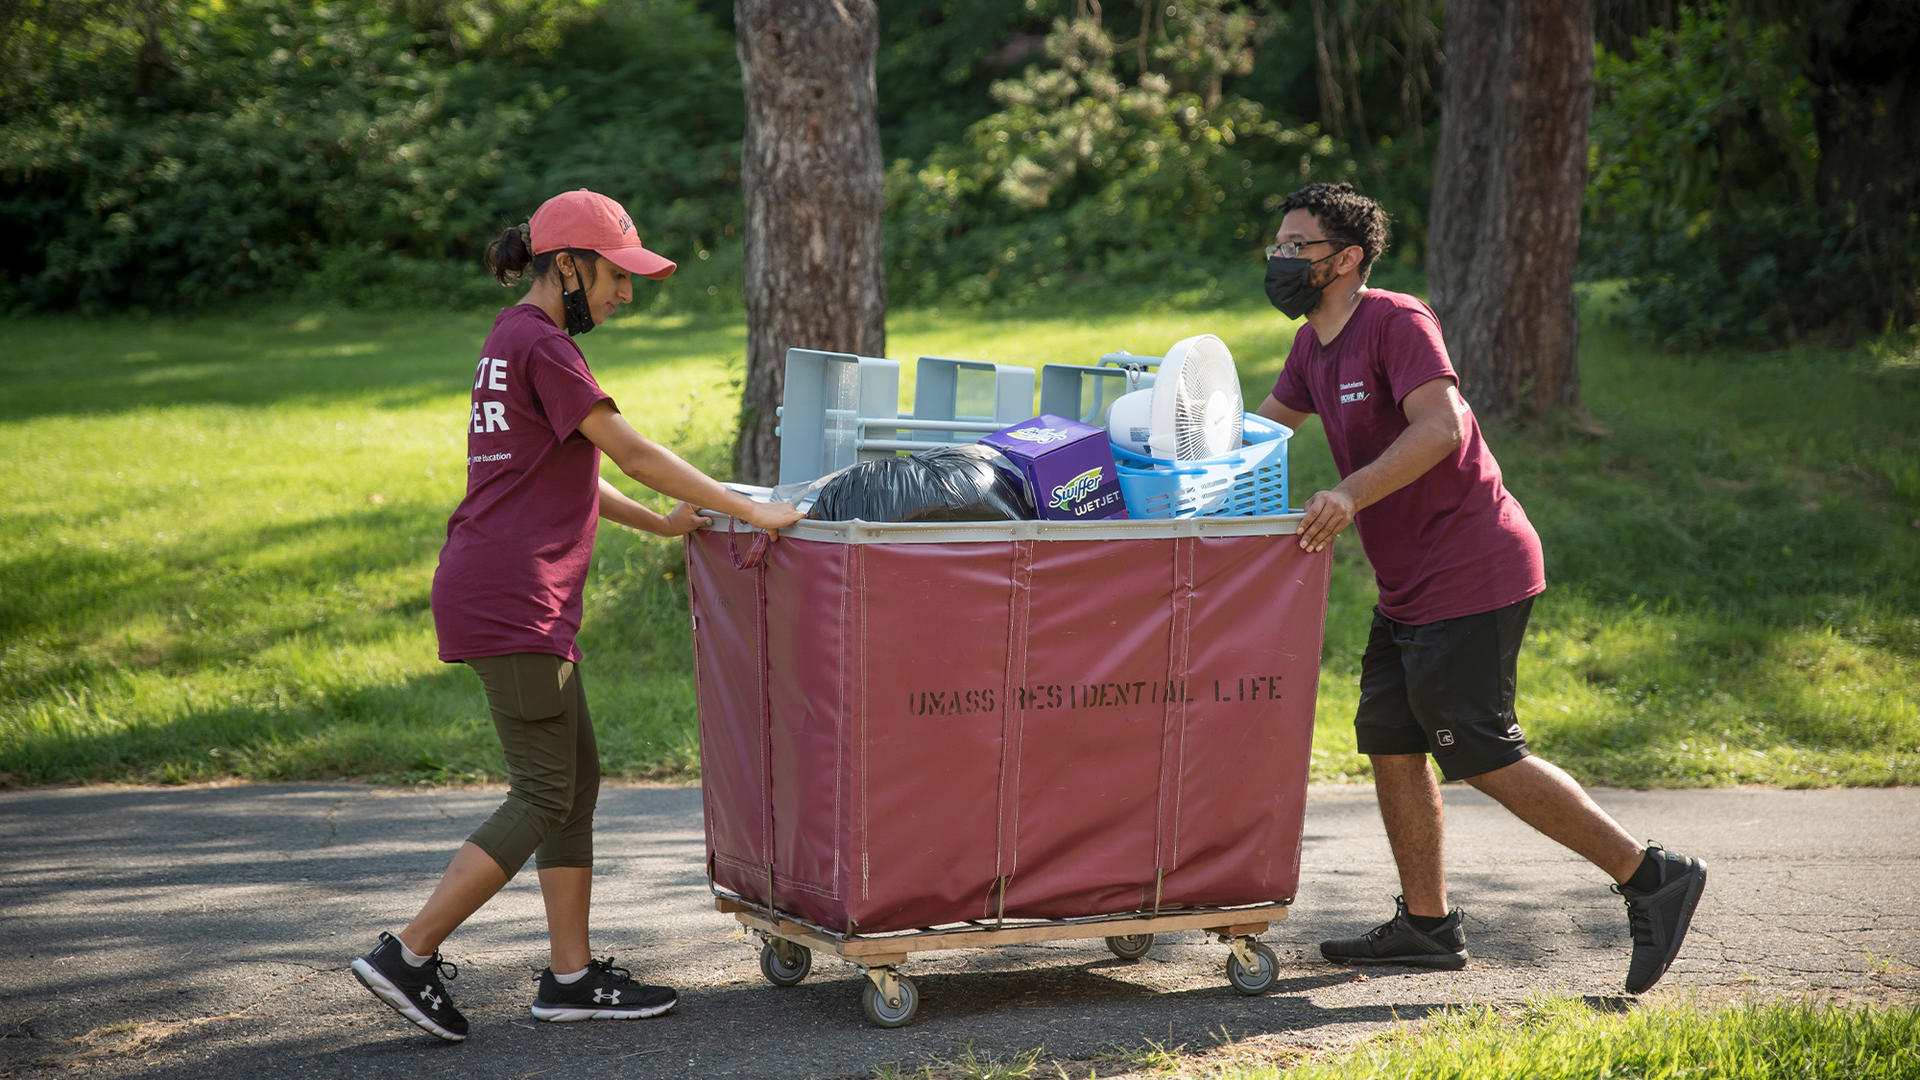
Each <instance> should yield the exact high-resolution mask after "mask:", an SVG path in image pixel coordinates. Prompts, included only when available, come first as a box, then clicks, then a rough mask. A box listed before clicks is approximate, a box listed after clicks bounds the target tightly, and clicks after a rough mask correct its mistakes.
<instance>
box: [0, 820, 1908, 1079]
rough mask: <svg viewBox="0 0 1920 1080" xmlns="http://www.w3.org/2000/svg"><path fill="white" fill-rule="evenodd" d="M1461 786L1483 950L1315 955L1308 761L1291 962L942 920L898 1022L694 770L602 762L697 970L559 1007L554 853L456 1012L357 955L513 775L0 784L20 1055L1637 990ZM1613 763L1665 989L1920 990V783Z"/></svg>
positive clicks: (1596, 931)
mask: <svg viewBox="0 0 1920 1080" xmlns="http://www.w3.org/2000/svg"><path fill="white" fill-rule="evenodd" d="M1445 792H1446V801H1447V814H1448V817H1447V825H1448V838H1447V855H1448V868H1449V877H1450V887H1451V892H1452V898H1453V901H1454V903H1455V904H1456V905H1458V906H1460V907H1462V908H1463V909H1465V912H1466V922H1467V928H1468V947H1469V949H1470V950H1471V951H1472V954H1473V957H1474V959H1473V962H1472V963H1471V964H1470V965H1469V966H1468V967H1467V969H1466V970H1464V971H1461V972H1410V971H1387V970H1374V971H1371V972H1366V973H1358V972H1354V971H1351V970H1348V969H1343V968H1337V967H1333V966H1330V965H1328V964H1325V963H1323V962H1321V961H1320V959H1319V956H1318V952H1317V950H1316V949H1315V947H1314V945H1315V943H1316V942H1317V941H1319V940H1320V939H1322V938H1324V937H1330V936H1338V935H1345V934H1351V933H1358V932H1360V931H1362V930H1364V929H1366V928H1367V927H1369V926H1372V925H1373V924H1375V923H1377V922H1379V921H1381V920H1382V919H1384V918H1385V917H1387V916H1388V915H1390V914H1391V912H1392V895H1393V893H1394V892H1395V886H1394V877H1393V873H1392V869H1391V865H1392V864H1391V860H1390V858H1389V855H1388V852H1387V846H1386V839H1385V836H1384V834H1383V833H1382V831H1381V827H1380V820H1379V814H1378V812H1377V810H1376V809H1375V807H1374V803H1373V798H1372V793H1371V790H1370V789H1366V788H1349V787H1327V788H1315V789H1313V791H1312V793H1311V795H1310V801H1309V805H1308V811H1307V818H1306V832H1305V836H1304V838H1303V853H1302V880H1301V884H1300V894H1299V897H1298V898H1297V901H1296V903H1295V905H1294V909H1293V911H1292V914H1291V917H1290V918H1288V919H1287V920H1286V921H1284V922H1280V923H1276V924H1275V925H1274V927H1273V928H1272V929H1271V930H1270V931H1268V933H1267V934H1266V935H1265V936H1264V938H1263V940H1265V941H1266V942H1267V943H1268V944H1269V945H1270V946H1271V947H1272V948H1273V949H1274V951H1275V952H1276V953H1277V954H1278V956H1279V959H1280V968H1281V970H1280V977H1279V981H1278V983H1277V985H1276V987H1275V988H1274V991H1273V992H1272V993H1271V994H1269V995H1267V996H1264V997H1257V998H1256V997H1246V996H1242V995H1240V994H1237V993H1235V992H1234V991H1233V990H1231V989H1230V988H1229V987H1228V985H1227V983H1226V980H1225V977H1224V972H1223V968H1224V963H1225V960H1226V957H1227V955H1228V952H1227V949H1226V947H1225V946H1223V945H1221V944H1219V943H1218V942H1215V941H1213V940H1211V939H1208V938H1206V937H1205V936H1204V935H1202V934H1201V933H1199V932H1197V931H1192V932H1186V933H1182V934H1178V935H1175V936H1172V937H1170V938H1163V939H1161V940H1160V941H1159V942H1157V943H1156V945H1155V947H1154V949H1153V951H1152V952H1151V953H1150V954H1149V955H1148V956H1147V957H1146V958H1145V959H1142V960H1140V961H1137V962H1127V961H1122V960H1119V959H1117V958H1115V957H1113V956H1112V955H1111V954H1110V953H1108V951H1107V950H1106V948H1105V947H1104V945H1103V944H1102V943H1101V942H1100V941H1098V940H1089V941H1070V942H1057V943H1048V944H1041V945H1022V946H1014V947H1006V948H998V949H976V950H965V951H950V952H939V953H923V954H916V955H914V956H912V957H911V958H909V959H908V960H907V962H906V963H905V965H904V966H903V968H902V970H903V972H904V973H906V974H908V975H910V976H912V978H913V979H914V981H915V983H916V984H917V985H918V987H919V989H920V993H921V1004H920V1011H919V1015H918V1016H917V1018H916V1019H915V1020H914V1022H913V1023H912V1024H910V1025H909V1026H907V1027H904V1028H901V1029H898V1030H881V1029H877V1028H874V1027H872V1026H869V1025H868V1024H867V1023H866V1022H865V1021H864V1019H863V1018H862V1016H861V1012H860V1005H859V991H860V986H861V976H860V975H859V972H858V971H857V969H855V968H853V967H852V966H850V965H848V964H846V963H844V962H842V961H840V960H838V959H835V958H833V957H831V956H824V955H821V956H816V958H815V965H814V971H813V974H812V975H811V976H809V977H808V978H807V980H806V981H804V982H803V983H801V984H800V985H799V986H795V987H790V988H779V987H775V986H771V985H769V984H768V983H767V982H766V981H765V980H764V979H763V978H762V977H761V974H760V970H759V961H758V942H757V941H755V940H754V939H752V938H750V937H748V936H747V935H746V934H745V933H744V931H742V929H741V928H740V927H739V926H738V924H737V923H736V922H734V920H733V919H732V918H730V917H727V916H723V915H720V914H719V913H717V912H715V911H714V909H713V905H712V901H711V897H710V894H709V892H708V888H707V882H706V879H705V876H704V871H703V860H704V850H705V849H704V842H703V834H702V829H701V813H700V791H699V789H698V788H694V787H677V788H676V787H625V786H621V787H612V786H610V787H608V788H606V789H605V790H604V791H603V792H602V795H601V800H600V811H599V817H598V830H597V844H598V854H597V871H596V877H595V894H596V895H595V906H594V912H595V926H596V929H595V933H594V945H595V953H596V955H605V954H609V953H610V954H612V955H613V956H614V957H615V958H616V962H617V963H619V964H621V965H623V966H628V967H631V968H632V969H633V971H634V973H635V974H636V976H639V977H641V978H643V979H646V980H648V981H656V982H665V983H669V984H671V985H673V986H675V987H677V988H678V989H679V990H680V992H681V1004H680V1007H679V1008H678V1009H677V1010H676V1011H675V1012H674V1013H672V1014H669V1015H668V1016H666V1017H663V1018H660V1019H657V1020H645V1021H635V1022H630V1023H586V1024H545V1023H540V1022H537V1021H534V1020H533V1019H532V1018H531V1017H530V1016H529V1014H528V1012H527V1006H528V1004H529V1002H530V1001H531V1000H532V997H533V991H534V984H533V980H534V977H535V975H536V973H537V972H538V971H539V969H540V968H542V967H543V966H545V964H546V952H545V937H544V927H543V922H542V915H541V908H540V902H539V893H538V890H537V887H536V885H535V882H534V875H533V874H532V873H530V872H529V873H525V874H523V875H522V876H521V877H520V878H518V879H516V880H515V881H514V882H513V883H511V884H510V885H509V886H508V887H507V889H506V890H505V891H504V892H503V893H502V894H501V895H500V896H499V897H497V898H496V899H495V900H494V901H493V902H492V903H491V904H489V905H488V906H487V907H486V908H484V909H483V910H482V911H481V912H480V914H479V915H477V916H476V917H475V918H474V919H473V920H472V921H471V922H470V923H469V924H468V925H467V926H465V927H463V928H462V929H461V931H460V932H459V933H458V934H456V935H455V936H454V937H453V938H452V939H451V940H450V941H449V942H448V943H447V945H446V947H445V950H444V951H445V953H446V954H447V956H448V958H449V959H451V960H453V961H454V962H455V963H457V964H458V965H459V976H458V978H457V979H456V980H455V981H454V982H453V983H451V989H452V992H453V994H454V997H455V1000H456V1001H457V1002H458V1003H459V1005H460V1006H461V1008H462V1009H463V1010H464V1011H465V1013H466V1014H467V1017H468V1019H469V1020H470V1021H471V1022H472V1025H473V1031H472V1036H471V1038H469V1039H468V1040H467V1041H466V1042H465V1043H461V1044H457V1045H455V1044H445V1043H442V1042H440V1041H439V1040H437V1039H434V1038H432V1037H430V1036H427V1035H425V1034H424V1033H421V1032H419V1031H418V1030H417V1029H415V1028H413V1027H412V1025H410V1024H407V1023H406V1022H405V1021H403V1020H401V1019H400V1018H399V1017H397V1016H396V1015H394V1014H393V1013H392V1012H390V1011H389V1010H388V1009H387V1008H386V1007H385V1006H383V1005H380V1004H379V1003H377V1002H376V1001H375V1000H374V999H373V998H372V997H370V996H369V995H368V994H367V993H366V991H364V990H363V989H362V988H361V987H360V985H359V984H358V983H357V982H356V981H355V980H354V979H353V977H352V975H351V974H350V972H349V971H348V969H347V962H348V961H349V960H350V959H352V958H353V957H354V956H355V955H358V954H360V953H363V952H365V951H367V950H368V949H369V948H371V946H372V945H373V943H374V939H375V936H376V934H377V933H378V932H379V931H380V930H383V929H398V928H399V926H400V925H401V924H402V923H403V922H404V921H405V919H406V917H407V916H408V915H410V914H411V913H412V911H413V910H414V909H415V908H416V907H417V906H418V905H419V903H420V902H421V900H422V899H424V897H425V895H426V892H427V891H428V889H429V888H430V887H431V884H432V882H433V881H434V880H435V879H436V878H437V876H438V874H439V872H440V870H441V869H442V868H443V867H444V866H445V864H446V860H447V858H448V857H449V855H450V854H451V853H452V851H453V850H454V848H455V847H456V846H457V845H458V844H459V842H460V841H461V840H462V839H463V838H464V837H465V836H466V834H467V832H468V831H469V830H471V829H472V827H473V826H474V825H475V824H477V823H478V822H479V821H480V820H482V819H483V818H484V817H485V816H486V814H487V813H488V812H489V811H490V810H491V809H492V807H493V806H494V805H495V804H496V803H497V802H498V800H499V797H500V790H499V789H497V788H463V789H456V790H423V791H402V790H392V789H382V788H374V787H366V786H359V785H350V784H325V785H320V784H285V785H236V786H217V787H193V788H127V787H109V788H70V789H29V790H17V791H9V792H0V853H4V856H3V857H0V945H4V948H0V1075H5V1076H21V1077H42V1076H46V1077H52V1076H86V1077H101V1078H120V1077H181V1078H186V1077H193V1078H203V1077H222V1076H262V1077H309V1076H310V1077H387V1076H393V1077H402V1076H404V1077H418V1078H429V1077H458V1078H461V1080H477V1078H491V1077H536V1076H552V1077H568V1076H586V1075H594V1076H600V1075H609V1076H611V1075H618V1076H622V1077H654V1076H661V1077H665V1076H717V1077H783V1078H784V1077H871V1076H874V1075H875V1073H876V1071H877V1070H882V1069H885V1068H889V1067H891V1068H894V1069H898V1070H901V1071H917V1070H919V1069H920V1068H921V1067H922V1066H924V1065H925V1064H926V1063H927V1062H929V1061H953V1060H955V1059H957V1058H960V1057H963V1056H964V1055H966V1054H968V1053H971V1054H974V1055H976V1056H983V1055H1012V1054H1018V1053H1020V1052H1023V1051H1027V1050H1030V1049H1033V1048H1041V1047H1044V1049H1045V1051H1046V1053H1047V1054H1048V1055H1049V1056H1051V1057H1053V1058H1056V1059H1060V1060H1069V1061H1086V1060H1090V1059H1096V1060H1097V1059H1099V1057H1100V1055H1102V1054H1111V1052H1112V1051H1113V1050H1114V1048H1116V1047H1118V1048H1131V1049H1135V1050H1138V1049H1141V1048H1144V1047H1147V1046H1148V1045H1149V1043H1151V1044H1152V1045H1156V1046H1159V1047H1164V1048H1169V1049H1171V1048H1182V1047H1184V1048H1186V1049H1187V1050H1188V1051H1197V1050H1204V1049H1206V1048H1210V1047H1215V1046H1217V1045H1220V1044H1221V1043H1222V1042H1223V1041H1227V1040H1232V1041H1234V1042H1241V1041H1246V1040H1253V1041H1256V1042H1257V1043H1259V1044H1279V1045H1284V1046H1299V1047H1309V1048H1311V1047H1328V1046H1339V1045H1345V1044H1348V1043H1351V1042H1353V1041H1354V1040H1356V1039H1358V1038H1360V1037H1362V1036H1364V1035H1366V1034H1369V1033H1373V1032H1378V1031H1381V1030H1384V1029H1386V1028H1388V1027H1389V1026H1391V1025H1392V1024H1393V1023H1395V1022H1396V1021H1399V1020H1417V1019H1418V1018H1420V1017H1423V1016H1426V1015H1428V1014H1430V1013H1432V1012H1434V1011H1435V1010H1439V1009H1443V1008H1446V1007H1448V1006H1451V1005H1456V1004H1460V1003H1471V1004H1492V1005H1506V1004H1513V1003H1518V1002H1523V1001H1525V1000H1527V999H1528V998H1530V997H1533V996H1535V995H1541V994H1550V993H1554V994H1570V995H1575V996H1580V997H1584V998H1587V999H1588V1000H1590V1001H1591V1002H1592V1003H1593V1004H1595V1005H1596V1006H1597V1007H1602V1008H1620V1007H1630V1003H1627V1002H1625V1001H1624V1000H1623V999H1621V998H1619V997H1617V996H1616V995H1618V994H1620V992H1621V984H1622V981H1623V979H1624V976H1625V972H1626V965H1627V951H1628V944H1629V937H1628V933H1627V924H1626V917H1625V909H1624V907H1623V905H1622V903H1621V901H1620V899H1619V898H1618V897H1617V896H1615V895H1613V894H1612V893H1611V892H1609V891H1608V890H1607V888H1606V882H1605V881H1604V880H1602V878H1601V876H1600V875H1599V874H1598V872H1597V871H1594V870H1593V869H1592V868H1591V867H1589V866H1587V865H1586V864H1585V863H1584V862H1582V861H1580V860H1579V859H1578V858H1577V857H1575V856H1573V855H1571V854H1569V853H1567V852H1566V851H1564V850H1562V849H1560V848H1558V847H1557V846H1555V845H1554V844H1552V843H1551V842H1549V841H1547V840H1545V839H1544V838H1542V837H1540V836H1539V835H1537V834H1535V833H1533V832H1532V831H1531V830H1530V829H1528V828H1527V827H1526V826H1525V825H1523V824H1521V823H1520V822H1518V821H1517V820H1515V819H1514V818H1512V817H1511V816H1509V815H1508V814H1507V813H1506V812H1505V811H1504V810H1502V809H1501V808H1500V807H1499V806H1497V805H1496V804H1494V803H1492V802H1491V801H1489V800H1488V799H1486V798H1485V797H1483V796H1481V795H1479V794H1478V793H1476V792H1474V791H1472V790H1471V789H1469V788H1466V787H1463V786H1460V785H1448V786H1447V788H1446V789H1445ZM1593 794H1594V796H1595V798H1596V800H1597V801H1599V802H1600V803H1601V805H1603V806H1604V807H1606V808H1607V809H1608V810H1609V811H1610V812H1612V813H1613V814H1614V815H1615V816H1616V817H1618V818H1619V819H1620V820H1621V822H1622V823H1623V824H1625V825H1626V826H1627V828H1628V829H1630V830H1632V831H1634V832H1635V833H1636V834H1638V835H1644V836H1648V837H1651V838H1655V839H1658V840H1659V841H1660V842H1662V843H1663V844H1665V845H1666V846H1668V847H1669V848H1672V849H1675V850H1679V851H1684V852H1687V853H1689V854H1694V855H1698V856H1701V857H1703V858H1705V859H1706V860H1707V862H1708V864H1709V870H1710V873H1709V879H1708V883H1707V889H1706V894H1705V896H1704V898H1703V900H1702V902H1701V905H1700V909H1699V913H1698V915H1697V916H1696V918H1695V921H1694V924H1693V930H1692V933H1691V935H1690V936H1689V938H1688V940H1687V945H1686V948H1685V950H1684V951H1683V952H1682V954H1681V957H1680V959H1679V962H1678V963H1677V964H1676V965H1675V966H1674V968H1673V970H1672V971H1671V972H1669V973H1668V975H1667V977H1666V979H1665V980H1664V981H1663V982H1662V983H1661V984H1660V986H1659V987H1657V988H1656V989H1655V990H1654V991H1653V992H1652V993H1651V994H1650V995H1647V998H1648V999H1658V998H1660V997H1663V996H1675V995H1679V996H1686V997H1691V998H1695V999H1706V1000H1720V999H1728V998H1787V999H1791V1000H1805V999H1814V1000H1830V999H1839V1000H1845V1001H1856V1002H1857V1001H1871V1002H1898V1003H1901V1004H1906V1005H1912V1004H1915V1003H1920V789H1914V788H1896V789H1875V790H1824V791H1774V790H1759V789H1740V790H1730V791H1728V790H1722V791H1647V792H1638V791H1614V790H1599V791H1595V792H1594V793H1593ZM1107 1060H1109V1061H1110V1060H1112V1059H1111V1058H1110V1057H1109V1058H1108V1059H1107ZM1112 1071H1113V1070H1112V1069H1111V1068H1101V1069H1100V1074H1101V1075H1103V1076H1105V1075H1110V1074H1111V1072H1112Z"/></svg>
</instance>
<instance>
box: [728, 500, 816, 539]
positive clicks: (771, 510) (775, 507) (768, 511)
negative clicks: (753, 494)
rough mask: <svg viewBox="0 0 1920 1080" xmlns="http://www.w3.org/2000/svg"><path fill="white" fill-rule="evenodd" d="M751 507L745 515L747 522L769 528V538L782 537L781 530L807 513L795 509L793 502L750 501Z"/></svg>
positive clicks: (758, 526)
mask: <svg viewBox="0 0 1920 1080" xmlns="http://www.w3.org/2000/svg"><path fill="white" fill-rule="evenodd" d="M749 505H750V506H751V509H750V510H749V511H748V512H747V513H746V514H745V515H744V519H745V521H746V523H747V524H749V525H751V526H753V527H754V528H756V529H765V530H767V539H769V540H778V539H780V530H781V529H784V528H786V527H787V526H789V525H791V524H793V523H794V522H796V521H799V520H800V519H801V518H803V517H806V516H807V515H805V514H803V513H801V512H800V511H799V510H796V509H794V506H793V504H792V503H783V502H751V501H750V502H749Z"/></svg>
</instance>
